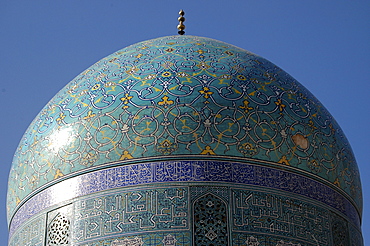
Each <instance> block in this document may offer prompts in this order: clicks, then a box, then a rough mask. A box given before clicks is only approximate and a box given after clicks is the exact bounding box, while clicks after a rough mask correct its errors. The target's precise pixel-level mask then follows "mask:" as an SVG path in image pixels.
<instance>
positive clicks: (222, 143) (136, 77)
mask: <svg viewBox="0 0 370 246" xmlns="http://www.w3.org/2000/svg"><path fill="white" fill-rule="evenodd" d="M192 158H196V159H197V160H212V159H218V160H223V159H224V160H237V161H239V162H248V163H259V164H261V165H265V166H270V167H278V168H279V169H282V170H288V171H292V172H296V173H300V174H302V175H306V176H308V177H310V178H312V179H315V180H318V181H320V182H324V183H326V184H327V185H329V186H332V187H334V189H337V190H338V191H339V192H340V193H342V194H343V195H344V196H346V197H347V198H348V199H349V200H350V201H352V202H353V204H354V205H355V207H356V208H357V210H358V212H359V213H361V210H362V197H361V184H360V179H359V172H358V168H357V164H356V161H355V159H354V156H353V153H352V151H351V148H350V146H349V144H348V142H347V140H346V138H345V136H344V135H343V132H342V130H341V129H340V127H339V126H338V124H337V123H336V122H335V120H334V119H333V118H332V117H331V116H330V114H329V113H328V111H327V110H326V109H325V108H324V107H323V106H322V104H321V103H320V102H319V101H318V100H317V99H316V98H315V97H314V96H313V95H312V94H311V93H310V92H309V91H307V89H305V88H304V87H303V86H302V85H301V84H299V83H298V82H297V81H296V80H294V79H293V78H292V77H291V76H289V75H288V74H287V73H286V72H284V71H283V70H281V69H280V68H279V67H277V66H276V65H274V64H272V63H271V62H269V61H267V60H265V59H263V58H261V57H259V56H257V55H255V54H252V53H250V52H248V51H245V50H243V49H240V48H238V47H235V46H232V45H229V44H226V43H223V42H220V41H216V40H213V39H209V38H202V37H195V36H169V37H162V38H158V39H153V40H149V41H144V42H140V43H137V44H134V45H131V46H129V47H127V48H124V49H122V50H119V51H118V52H116V53H114V54H112V55H109V56H107V57H106V58H103V59H102V60H100V61H99V62H97V63H96V64H94V65H92V66H91V67H90V68H88V69H87V70H86V71H84V72H83V73H81V74H80V75H78V76H77V77H76V78H75V79H74V80H72V81H71V82H70V83H69V84H68V85H67V86H66V87H65V88H63V89H62V90H61V91H60V92H59V93H58V94H57V95H56V96H55V97H54V98H53V99H52V100H51V101H50V102H49V103H48V104H47V105H46V106H45V108H44V109H43V110H42V111H41V112H40V113H39V115H38V116H37V117H36V118H35V120H34V121H33V122H32V124H31V125H30V126H29V128H28V130H27V131H26V133H25V134H24V136H23V138H22V140H21V142H20V144H19V147H18V149H17V151H16V154H15V157H14V161H13V164H12V168H11V173H10V178H9V190H8V218H9V219H11V218H12V216H13V214H14V212H15V211H16V210H17V209H18V208H19V207H20V206H21V205H22V204H23V203H24V202H25V201H27V199H28V198H29V197H31V196H33V195H34V194H36V193H38V192H41V191H42V190H43V189H45V188H47V187H49V186H50V185H53V184H55V183H57V182H60V181H62V180H67V179H69V178H70V177H73V176H76V175H78V174H82V173H87V172H90V171H94V170H99V169H101V168H105V167H106V166H108V165H111V166H114V165H117V163H118V162H119V163H120V165H121V164H122V163H138V162H141V163H145V162H147V161H155V160H163V159H165V160H168V159H171V160H188V159H192ZM225 171H227V170H225Z"/></svg>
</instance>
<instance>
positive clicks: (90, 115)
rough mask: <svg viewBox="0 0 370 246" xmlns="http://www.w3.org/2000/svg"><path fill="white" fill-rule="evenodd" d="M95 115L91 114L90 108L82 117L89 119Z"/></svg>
mask: <svg viewBox="0 0 370 246" xmlns="http://www.w3.org/2000/svg"><path fill="white" fill-rule="evenodd" d="M95 115H96V114H93V113H92V110H90V111H89V112H87V115H86V116H85V117H84V118H83V119H84V120H87V119H90V118H92V117H94V116H95Z"/></svg>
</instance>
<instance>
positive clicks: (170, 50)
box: [165, 48, 175, 52]
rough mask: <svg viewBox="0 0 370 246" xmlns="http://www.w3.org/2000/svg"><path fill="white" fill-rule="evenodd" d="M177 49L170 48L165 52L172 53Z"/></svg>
mask: <svg viewBox="0 0 370 246" xmlns="http://www.w3.org/2000/svg"><path fill="white" fill-rule="evenodd" d="M174 50H175V49H173V48H168V49H165V51H167V52H172V51H174Z"/></svg>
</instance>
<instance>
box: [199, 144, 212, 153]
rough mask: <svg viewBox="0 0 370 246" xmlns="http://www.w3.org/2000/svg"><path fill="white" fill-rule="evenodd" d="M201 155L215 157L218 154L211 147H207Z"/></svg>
mask: <svg viewBox="0 0 370 246" xmlns="http://www.w3.org/2000/svg"><path fill="white" fill-rule="evenodd" d="M200 154H201V155H215V154H216V153H215V152H214V151H213V149H211V146H209V145H207V146H206V148H205V149H204V150H203V151H202V152H200Z"/></svg>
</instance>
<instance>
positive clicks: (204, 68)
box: [197, 62, 211, 70]
mask: <svg viewBox="0 0 370 246" xmlns="http://www.w3.org/2000/svg"><path fill="white" fill-rule="evenodd" d="M197 67H199V68H200V69H202V70H206V69H208V68H210V67H211V66H210V65H208V64H207V63H205V62H200V63H199V64H198V65H197Z"/></svg>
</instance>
